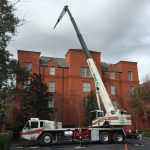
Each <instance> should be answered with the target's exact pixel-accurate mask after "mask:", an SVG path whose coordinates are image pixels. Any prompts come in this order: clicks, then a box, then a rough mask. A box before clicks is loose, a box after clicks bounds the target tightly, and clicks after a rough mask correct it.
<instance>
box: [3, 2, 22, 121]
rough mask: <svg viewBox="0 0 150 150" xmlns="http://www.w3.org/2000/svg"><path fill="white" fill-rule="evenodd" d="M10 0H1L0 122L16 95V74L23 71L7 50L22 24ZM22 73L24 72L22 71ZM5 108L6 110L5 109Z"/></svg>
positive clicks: (4, 117) (4, 118)
mask: <svg viewBox="0 0 150 150" xmlns="http://www.w3.org/2000/svg"><path fill="white" fill-rule="evenodd" d="M18 2H19V0H18V1H16V2H14V3H12V2H10V1H8V0H0V116H1V117H2V118H0V121H1V122H0V123H4V122H5V120H6V118H7V117H6V114H8V113H6V112H7V111H6V110H8V109H7V106H8V104H9V101H10V100H11V99H13V97H15V94H16V93H15V80H16V74H18V73H21V72H22V71H23V69H21V68H20V65H19V63H18V62H17V60H15V59H13V58H12V54H10V52H9V51H8V50H6V48H7V46H8V44H9V42H10V40H11V38H12V36H14V35H15V33H16V28H17V27H18V26H19V25H21V24H20V20H19V18H18V17H16V16H15V10H16V9H15V5H16V4H17V3H18ZM21 74H22V73H21ZM3 110H5V111H3Z"/></svg>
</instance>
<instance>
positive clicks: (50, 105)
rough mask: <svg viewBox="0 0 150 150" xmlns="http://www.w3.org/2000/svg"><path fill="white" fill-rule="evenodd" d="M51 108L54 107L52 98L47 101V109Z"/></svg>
mask: <svg viewBox="0 0 150 150" xmlns="http://www.w3.org/2000/svg"><path fill="white" fill-rule="evenodd" d="M51 108H54V100H53V99H50V100H49V101H48V109H51Z"/></svg>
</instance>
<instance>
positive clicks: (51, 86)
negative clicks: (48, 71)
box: [49, 81, 55, 93]
mask: <svg viewBox="0 0 150 150" xmlns="http://www.w3.org/2000/svg"><path fill="white" fill-rule="evenodd" d="M49 92H52V93H53V92H55V82H54V81H50V83H49Z"/></svg>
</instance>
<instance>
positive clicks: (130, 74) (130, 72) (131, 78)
mask: <svg viewBox="0 0 150 150" xmlns="http://www.w3.org/2000/svg"><path fill="white" fill-rule="evenodd" d="M128 80H129V81H133V72H132V71H128Z"/></svg>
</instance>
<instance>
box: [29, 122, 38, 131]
mask: <svg viewBox="0 0 150 150" xmlns="http://www.w3.org/2000/svg"><path fill="white" fill-rule="evenodd" d="M33 123H34V124H35V123H37V127H32V126H33V125H32V124H33ZM38 125H39V122H38V121H32V122H31V129H36V128H38Z"/></svg>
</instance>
